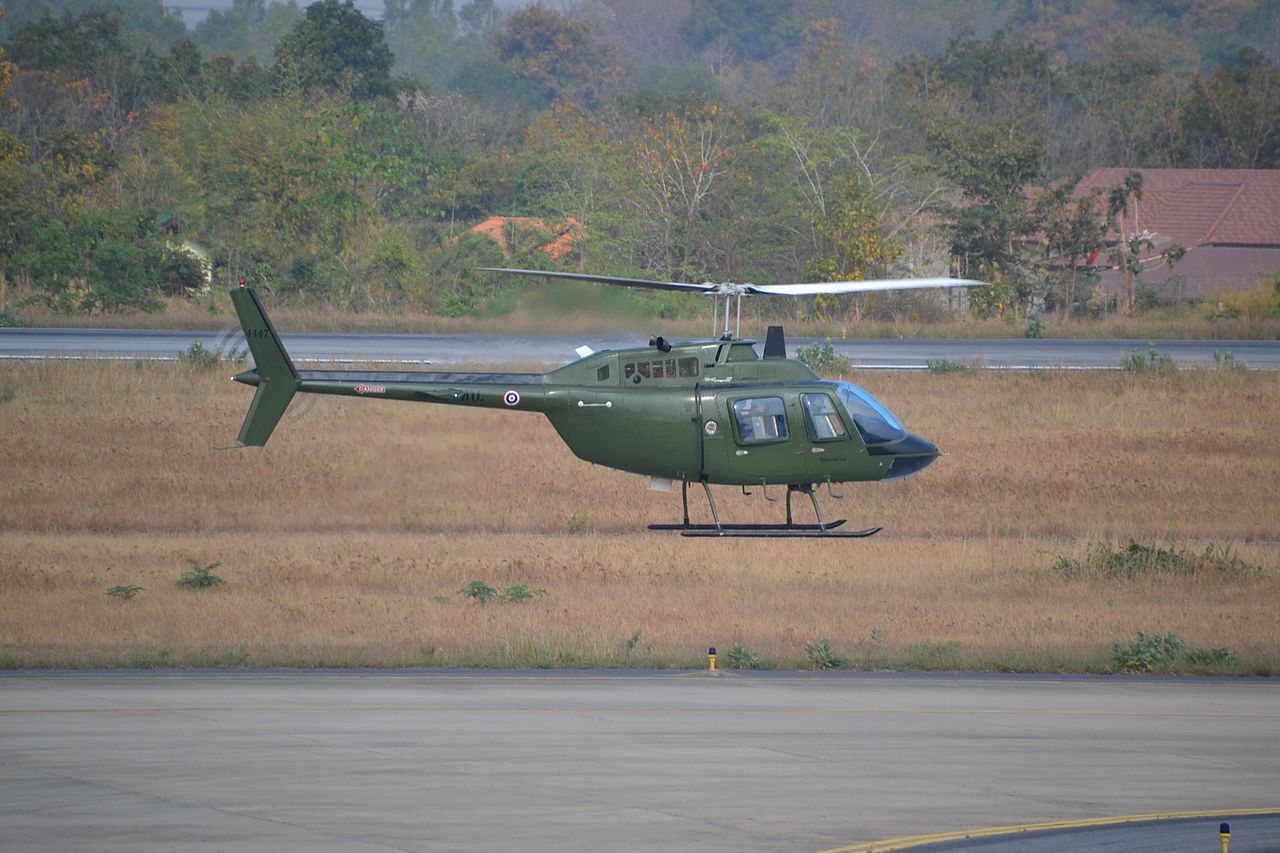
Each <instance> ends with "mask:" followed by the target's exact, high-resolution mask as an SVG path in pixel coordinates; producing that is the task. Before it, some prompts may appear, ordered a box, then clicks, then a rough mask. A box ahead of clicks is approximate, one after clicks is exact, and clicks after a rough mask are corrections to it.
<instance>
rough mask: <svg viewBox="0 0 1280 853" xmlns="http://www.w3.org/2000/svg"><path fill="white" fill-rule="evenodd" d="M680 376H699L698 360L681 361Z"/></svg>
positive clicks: (683, 359) (687, 359)
mask: <svg viewBox="0 0 1280 853" xmlns="http://www.w3.org/2000/svg"><path fill="white" fill-rule="evenodd" d="M680 375H681V376H697V375H698V360H697V359H696V358H682V359H680Z"/></svg>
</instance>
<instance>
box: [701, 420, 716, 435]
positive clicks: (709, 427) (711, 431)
mask: <svg viewBox="0 0 1280 853" xmlns="http://www.w3.org/2000/svg"><path fill="white" fill-rule="evenodd" d="M702 428H703V429H704V430H706V431H707V435H715V434H716V430H718V429H720V424H718V423H716V422H715V421H707V422H706V423H705V424H703V425H702Z"/></svg>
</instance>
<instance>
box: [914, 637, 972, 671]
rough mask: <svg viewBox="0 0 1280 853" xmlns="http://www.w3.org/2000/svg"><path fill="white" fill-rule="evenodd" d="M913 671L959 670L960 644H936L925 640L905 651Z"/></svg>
mask: <svg viewBox="0 0 1280 853" xmlns="http://www.w3.org/2000/svg"><path fill="white" fill-rule="evenodd" d="M903 651H904V652H905V653H906V655H907V657H909V658H910V659H911V667H912V668H913V669H957V668H958V667H959V666H960V658H959V654H958V652H959V651H960V644H959V643H957V642H954V641H947V642H944V643H934V642H931V641H929V640H925V641H923V642H920V643H911V644H910V645H908V646H907V647H906V648H904V649H903Z"/></svg>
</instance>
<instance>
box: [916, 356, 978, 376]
mask: <svg viewBox="0 0 1280 853" xmlns="http://www.w3.org/2000/svg"><path fill="white" fill-rule="evenodd" d="M925 364H927V365H928V366H929V372H930V373H964V372H965V371H966V370H968V369H969V367H968V365H964V364H961V363H960V362H958V361H953V360H951V359H949V358H931V359H929V360H928V361H926V362H925Z"/></svg>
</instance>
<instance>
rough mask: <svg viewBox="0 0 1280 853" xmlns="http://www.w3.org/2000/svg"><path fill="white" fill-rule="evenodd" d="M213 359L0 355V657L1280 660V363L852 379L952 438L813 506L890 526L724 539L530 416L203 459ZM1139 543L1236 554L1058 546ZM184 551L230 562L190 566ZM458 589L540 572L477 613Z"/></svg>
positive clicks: (468, 418) (354, 426)
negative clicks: (1099, 554) (1100, 572)
mask: <svg viewBox="0 0 1280 853" xmlns="http://www.w3.org/2000/svg"><path fill="white" fill-rule="evenodd" d="M231 372H232V371H231V369H226V370H218V371H214V372H212V373H206V372H200V371H198V370H196V369H194V368H191V367H189V366H186V365H175V364H159V363H146V364H138V365H128V364H126V365H119V364H65V363H60V364H49V363H9V364H3V365H0V458H3V460H4V461H3V466H4V467H3V473H2V474H0V665H4V666H10V667H12V666H99V665H106V666H117V665H122V666H130V665H142V666H150V665H214V666H220V665H223V666H235V665H336V666H347V665H432V666H458V665H515V666H578V665H609V666H697V665H701V663H702V662H704V661H705V658H704V657H703V653H704V652H705V650H706V648H707V647H708V646H717V647H718V648H719V650H720V653H721V661H722V664H723V662H724V658H725V656H726V654H727V653H728V652H729V650H730V649H731V647H732V646H733V644H734V643H741V644H742V646H743V647H745V648H747V649H750V650H752V651H754V652H755V653H757V654H758V656H759V657H760V658H761V660H762V661H763V662H765V663H766V664H770V665H783V666H808V665H811V664H812V663H813V662H814V661H813V659H812V658H813V657H815V656H816V657H819V658H820V657H821V656H820V655H809V654H807V653H806V643H809V642H812V641H818V640H820V639H821V638H829V640H830V649H831V654H833V655H838V656H839V657H841V658H844V663H845V664H846V665H854V666H864V667H889V666H891V667H918V668H956V667H964V668H978V669H1011V670H1048V671H1058V670H1064V671H1079V670H1089V671H1100V670H1101V671H1105V670H1110V669H1113V668H1115V667H1117V666H1118V664H1117V663H1116V662H1115V661H1114V660H1113V655H1112V643H1113V642H1114V641H1117V640H1121V641H1130V640H1134V639H1135V638H1136V637H1137V633H1138V632H1139V631H1145V632H1149V633H1150V632H1159V633H1164V632H1166V631H1175V632H1177V633H1178V634H1179V635H1180V636H1181V637H1183V638H1184V639H1185V640H1186V641H1187V642H1188V643H1189V644H1190V645H1191V646H1192V647H1195V648H1198V649H1202V650H1212V649H1229V650H1230V652H1231V654H1230V655H1225V654H1220V655H1218V656H1217V657H1214V656H1212V655H1210V656H1209V658H1208V660H1209V662H1208V663H1206V662H1205V659H1204V658H1202V659H1201V660H1200V662H1199V663H1198V664H1197V663H1195V662H1192V663H1187V662H1185V661H1182V662H1179V663H1177V664H1176V665H1175V667H1174V668H1175V669H1179V670H1183V671H1226V672H1236V671H1240V672H1273V671H1275V670H1276V669H1277V666H1278V665H1280V512H1278V511H1277V507H1278V505H1280V500H1278V498H1280V429H1278V428H1277V415H1278V414H1280V374H1276V373H1271V372H1265V373H1264V372H1251V373H1244V372H1234V371H1194V372H1181V373H1176V374H1172V375H1138V374H1125V373H1065V372H1046V373H1033V374H1009V373H980V372H973V373H958V374H947V375H933V374H904V373H886V374H875V375H864V376H861V377H860V378H859V381H861V382H862V383H863V384H865V385H867V386H868V387H869V388H871V389H872V390H873V391H874V392H875V393H876V394H877V396H879V397H880V398H881V399H882V400H884V401H885V402H886V403H887V404H888V405H889V406H890V408H892V409H894V411H895V412H897V414H898V415H899V416H900V417H901V418H902V419H903V421H904V422H905V423H906V425H907V427H908V428H909V429H911V430H912V431H914V432H918V433H920V434H922V435H924V436H926V437H928V438H930V439H932V440H933V441H935V442H936V443H937V444H938V445H939V446H940V447H941V448H942V449H943V450H944V451H947V452H949V453H950V454H952V455H950V456H948V457H945V458H943V459H940V460H939V461H938V462H937V463H936V464H935V465H933V466H932V467H931V468H930V469H928V470H927V471H925V472H924V473H923V474H922V475H920V476H918V477H916V478H912V479H910V480H906V481H903V482H899V483H891V484H884V485H876V484H870V485H867V484H864V485H849V486H846V487H844V488H843V489H842V490H841V491H843V492H844V493H845V494H846V499H845V500H843V501H833V500H832V499H831V498H829V497H825V495H824V497H825V501H824V509H826V510H827V511H828V515H829V516H836V515H839V516H846V517H848V518H849V519H850V525H851V526H867V525H871V524H882V525H884V527H885V530H884V532H882V533H881V534H879V535H878V536H876V537H874V538H872V539H868V540H860V541H857V540H844V541H840V540H836V541H813V540H797V541H780V540H765V541H753V540H727V541H714V540H685V539H681V538H679V537H678V536H675V535H672V534H663V533H650V532H647V531H646V530H645V529H644V526H645V524H647V523H648V522H651V521H674V520H678V515H679V512H680V498H679V494H678V493H676V494H665V493H658V492H651V491H648V490H647V488H646V485H647V484H646V482H645V481H644V480H641V479H638V478H635V477H631V476H628V475H625V474H621V473H618V472H615V471H610V470H606V469H601V468H598V467H593V466H590V465H587V464H586V463H584V462H581V461H579V460H577V459H576V458H574V457H573V456H572V455H571V454H570V452H569V451H568V449H567V448H565V447H564V446H563V445H562V444H561V443H560V441H559V439H558V438H557V436H556V435H555V433H554V431H553V430H552V429H551V426H550V425H549V424H548V423H547V422H546V421H545V420H544V419H543V418H541V417H540V416H537V415H532V414H526V413H509V412H493V411H475V410H466V409H455V408H450V407H441V406H426V405H423V406H410V405H404V404H395V403H391V402H387V401H368V400H347V399H338V398H314V397H301V398H298V399H296V400H295V402H294V404H293V407H294V408H293V409H291V411H290V413H289V414H288V415H287V416H286V419H285V422H284V423H282V425H281V427H280V428H279V429H278V430H277V432H276V434H275V436H274V437H273V438H272V440H271V443H270V445H269V446H267V447H266V448H261V449H238V450H223V449H219V448H223V447H226V446H227V445H229V444H232V443H233V439H234V436H235V434H236V432H237V430H238V428H239V425H240V421H241V419H242V417H243V415H244V412H245V409H246V407H247V405H248V402H249V399H250V396H251V394H252V391H251V389H248V388H245V387H243V386H240V385H235V384H234V383H231V382H228V381H227V376H228V375H229V374H230V373H231ZM691 494H692V493H691ZM717 494H718V498H719V499H720V500H721V509H722V513H723V515H724V516H725V517H728V518H731V519H734V520H766V519H775V520H781V512H782V510H781V509H780V508H779V507H777V506H774V505H766V504H765V503H764V501H763V500H761V498H760V497H759V495H758V494H757V495H756V496H754V497H751V498H745V497H743V496H741V495H740V494H737V493H736V492H735V491H734V490H733V489H731V488H728V487H721V488H719V489H718V490H717ZM691 503H693V506H694V509H695V514H697V515H699V516H701V517H703V518H704V519H705V517H706V515H707V513H706V511H705V507H704V506H703V505H702V504H701V502H700V501H697V502H695V501H692V500H691ZM797 506H798V507H800V510H801V516H802V517H803V516H804V515H806V514H807V508H806V507H805V506H803V505H801V504H797ZM1131 538H1132V539H1135V540H1137V541H1138V542H1139V543H1142V544H1146V545H1152V546H1159V547H1163V548H1169V549H1172V550H1186V551H1187V552H1189V553H1194V554H1197V555H1198V554H1201V553H1203V552H1204V551H1205V549H1206V548H1221V547H1228V548H1230V555H1231V556H1232V557H1234V558H1235V561H1234V563H1230V564H1228V565H1217V566H1215V565H1209V564H1208V563H1207V562H1206V561H1192V563H1191V564H1188V565H1189V566H1190V568H1188V569H1187V570H1186V571H1183V572H1181V573H1150V574H1145V575H1140V576H1139V577H1136V578H1132V579H1127V580H1123V579H1122V580H1117V579H1107V578H1102V577H1096V576H1081V577H1067V576H1064V574H1063V573H1061V572H1058V571H1055V569H1054V566H1055V564H1057V563H1058V562H1059V558H1060V557H1066V558H1069V559H1076V558H1080V557H1082V556H1083V555H1084V554H1085V553H1086V552H1087V551H1088V549H1089V548H1090V547H1091V546H1094V545H1096V543H1108V544H1110V545H1114V546H1116V547H1123V546H1125V545H1127V543H1128V541H1129V540H1130V539H1131ZM192 561H194V563H196V564H197V565H199V566H210V565H212V564H218V565H217V567H216V568H214V569H213V571H214V573H215V574H216V575H218V576H220V577H221V578H222V579H223V580H224V581H225V583H223V584H222V585H219V586H215V587H211V588H208V589H187V588H180V587H178V586H177V585H176V581H177V580H178V579H179V577H180V576H181V575H182V574H183V573H184V572H185V571H187V570H188V569H190V568H191V564H192ZM474 580H483V581H485V582H486V583H487V584H488V585H490V586H492V587H494V588H496V589H498V590H501V589H503V588H505V587H508V586H511V585H517V584H525V585H527V586H528V587H530V588H534V589H543V590H545V591H546V593H545V594H544V595H540V596H537V597H535V598H533V599H532V600H529V601H526V602H522V603H506V604H503V603H499V602H497V601H493V602H490V603H488V604H480V603H477V602H475V601H473V600H469V599H467V598H466V597H464V596H462V595H461V594H460V590H461V589H463V588H464V587H465V586H467V584H469V583H470V582H471V581H474ZM117 586H138V587H142V589H141V591H139V592H138V593H137V594H136V595H135V596H134V597H133V598H131V599H127V600H126V599H122V598H119V597H110V596H107V595H106V594H105V593H106V591H107V590H108V589H110V588H112V587H117Z"/></svg>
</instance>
